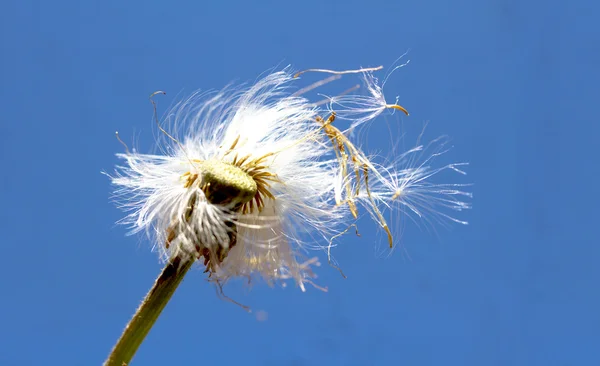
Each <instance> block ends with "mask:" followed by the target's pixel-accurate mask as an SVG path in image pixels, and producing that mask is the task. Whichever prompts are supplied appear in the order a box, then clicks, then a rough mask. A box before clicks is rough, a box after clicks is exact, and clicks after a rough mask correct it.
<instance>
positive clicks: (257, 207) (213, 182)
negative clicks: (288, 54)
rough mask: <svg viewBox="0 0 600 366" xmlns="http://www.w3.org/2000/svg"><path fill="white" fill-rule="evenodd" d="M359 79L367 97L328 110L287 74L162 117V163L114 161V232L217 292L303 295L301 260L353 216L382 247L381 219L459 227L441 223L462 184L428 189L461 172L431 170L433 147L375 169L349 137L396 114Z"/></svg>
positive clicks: (377, 89)
mask: <svg viewBox="0 0 600 366" xmlns="http://www.w3.org/2000/svg"><path fill="white" fill-rule="evenodd" d="M319 71H328V70H319ZM358 71H359V73H360V74H362V76H363V78H364V83H365V85H366V90H367V92H368V93H367V94H350V95H341V96H337V97H331V98H329V99H328V103H327V104H326V106H327V107H326V108H321V107H320V104H319V103H315V102H314V101H310V100H308V99H306V98H304V97H303V96H302V95H300V94H301V93H298V92H296V93H293V91H292V89H291V86H292V85H293V84H294V83H296V82H298V79H297V78H295V77H294V75H293V74H292V73H291V72H290V70H289V69H284V70H283V71H279V72H274V73H272V74H269V75H267V76H266V77H264V78H263V79H261V80H259V81H258V82H256V83H255V84H254V85H252V86H250V87H248V88H245V89H233V88H226V89H225V90H223V91H220V92H217V93H213V94H199V93H198V94H194V95H192V96H191V97H190V98H188V99H187V100H184V101H183V102H181V103H179V104H178V105H176V106H175V108H173V109H172V111H171V112H170V113H169V115H168V116H167V120H168V121H170V124H169V126H168V127H167V128H168V130H169V131H170V133H173V136H174V137H172V136H171V135H166V134H165V135H164V136H162V137H161V138H160V140H161V143H160V147H161V148H162V154H161V155H151V154H141V153H138V152H137V151H131V152H130V151H127V152H126V153H122V154H118V157H119V158H121V159H123V161H124V163H123V164H121V165H120V166H117V168H116V171H115V173H114V174H112V175H110V177H111V180H112V183H113V184H114V185H115V186H116V189H115V200H116V202H117V203H118V205H119V206H120V207H121V208H122V209H124V210H125V211H127V212H128V214H127V216H126V217H124V219H123V220H121V221H120V222H121V223H123V224H127V225H130V226H131V228H132V230H131V233H137V232H140V231H146V232H147V233H148V234H150V236H151V237H152V240H153V242H154V243H155V249H156V250H157V251H158V252H159V253H160V254H161V257H162V259H164V260H169V259H171V258H173V257H174V256H190V257H193V258H194V259H199V260H202V262H203V263H204V265H205V266H206V271H207V272H209V276H210V278H211V280H214V281H215V282H217V283H218V284H219V285H222V284H224V283H225V282H227V281H228V280H229V279H231V278H235V277H247V278H253V277H255V276H256V275H260V277H262V278H263V279H264V280H265V281H266V282H267V283H269V284H274V283H276V282H281V283H285V282H286V281H285V280H294V281H295V282H296V284H297V285H298V286H299V287H300V288H301V289H302V290H303V291H304V290H305V284H306V283H310V284H314V283H313V281H312V280H313V279H314V277H315V275H314V273H313V271H312V267H314V266H315V265H318V264H319V262H318V261H317V259H315V258H309V259H305V256H304V255H305V252H306V249H315V248H317V249H325V250H327V251H328V253H329V249H330V248H331V246H332V245H333V239H334V238H337V237H339V235H340V234H341V233H344V232H346V231H347V229H348V227H349V226H350V225H352V223H353V222H354V220H355V219H357V218H358V217H359V215H360V213H361V211H362V209H364V211H365V212H367V213H369V214H370V215H371V217H372V218H373V219H374V220H375V221H376V222H377V223H378V225H379V226H380V227H381V229H382V230H383V231H384V232H385V233H386V236H387V238H388V241H389V245H390V246H392V245H393V243H394V238H393V235H392V231H391V230H390V228H389V226H388V224H387V221H386V214H387V213H390V212H391V213H393V212H394V211H397V210H399V211H401V212H403V213H405V214H408V215H409V216H412V217H413V218H416V219H422V220H424V221H426V222H427V221H428V220H431V219H441V220H440V221H445V222H448V221H449V222H459V223H465V222H463V221H460V220H457V219H455V218H454V217H453V216H452V215H451V211H460V210H463V209H466V208H469V205H468V203H467V202H465V201H466V200H467V199H468V198H469V197H470V194H469V193H468V192H465V191H463V187H464V186H463V185H459V184H437V183H433V182H431V181H430V178H431V177H432V176H434V175H436V174H438V173H439V172H441V171H444V170H453V171H456V172H460V173H462V170H461V169H460V167H461V164H450V165H446V166H442V167H437V168H436V167H432V166H431V163H432V162H433V160H434V159H435V158H436V157H437V156H439V155H440V154H442V153H443V152H444V150H443V143H439V141H435V142H434V143H433V144H432V145H420V142H419V143H418V144H417V146H416V147H415V148H413V149H411V150H409V151H407V152H404V153H401V154H399V158H397V159H396V160H394V161H392V162H388V163H381V162H375V161H374V158H370V157H368V155H367V154H366V153H365V152H363V151H362V150H361V149H360V148H359V147H357V146H358V144H356V142H353V141H351V139H350V138H349V137H348V135H349V133H348V132H349V131H350V130H351V129H355V128H358V127H360V126H362V125H364V124H366V123H368V122H370V121H372V120H373V119H375V118H377V117H378V116H379V115H380V114H381V113H383V112H385V111H389V110H393V109H396V110H401V111H404V112H406V110H404V108H402V107H400V106H399V105H397V104H389V103H387V102H386V100H385V97H384V95H383V90H382V89H383V88H382V85H379V83H378V80H377V78H376V77H375V76H374V74H373V72H374V70H371V69H363V70H358ZM348 121H350V123H348ZM338 122H341V123H339V124H338ZM344 125H345V126H348V128H347V129H343V126H344ZM178 131H180V132H181V133H180V134H178V133H177V132H178ZM432 146H433V147H432ZM425 154H429V155H425ZM328 258H329V257H328Z"/></svg>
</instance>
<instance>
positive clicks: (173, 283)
mask: <svg viewBox="0 0 600 366" xmlns="http://www.w3.org/2000/svg"><path fill="white" fill-rule="evenodd" d="M193 263H194V260H193V258H190V257H187V258H186V257H184V256H177V257H175V258H174V259H173V260H172V261H170V262H169V263H167V265H166V266H165V268H164V269H163V270H162V272H161V273H160V275H159V276H158V278H157V279H156V281H155V282H154V285H153V286H152V288H151V289H150V291H149V292H148V294H147V295H146V297H145V298H144V301H142V304H141V305H140V307H139V308H138V309H137V311H136V312H135V314H134V315H133V317H132V318H131V320H130V321H129V324H127V326H126V327H125V330H124V331H123V334H121V337H120V338H119V340H118V341H117V344H116V345H115V347H114V348H113V350H112V351H111V353H110V356H108V359H107V360H106V362H104V366H126V365H129V362H131V360H132V359H133V356H134V355H135V353H136V351H137V349H138V348H139V347H140V345H141V344H142V342H143V341H144V339H145V338H146V336H147V335H148V333H149V332H150V329H152V326H153V325H154V323H155V322H156V320H157V319H158V317H159V315H160V313H161V312H162V311H163V309H164V308H165V306H166V305H167V303H168V302H169V300H170V299H171V297H172V296H173V294H174V293H175V290H176V289H177V287H178V286H179V284H180V283H181V281H182V280H183V277H184V276H185V274H186V273H187V272H188V270H189V269H190V268H191V267H192V264H193Z"/></svg>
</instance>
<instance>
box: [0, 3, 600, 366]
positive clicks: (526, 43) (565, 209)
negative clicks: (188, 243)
mask: <svg viewBox="0 0 600 366" xmlns="http://www.w3.org/2000/svg"><path fill="white" fill-rule="evenodd" d="M566 3H567V2H556V1H551V2H547V1H516V0H496V1H475V0H470V1H466V0H465V1H411V2H408V1H392V0H388V1H341V0H338V1H314V0H309V1H302V2H284V1H270V2H250V1H248V2H243V1H237V2H229V1H222V2H217V1H187V2H180V1H171V2H167V1H162V2H157V1H149V2H148V1H131V2H123V1H112V0H111V1H101V2H99V1H98V2H92V1H87V2H86V1H83V2H79V1H8V2H6V1H5V2H2V4H1V5H0V37H1V50H0V52H1V56H0V66H1V67H0V82H1V84H0V103H1V104H0V105H1V109H0V110H1V113H0V123H1V125H0V126H1V130H0V136H1V147H0V149H1V167H2V179H1V189H0V199H1V201H0V202H1V208H0V225H2V235H3V238H2V241H1V242H2V253H3V257H2V258H3V260H2V262H3V263H2V265H1V266H0V268H1V270H0V271H1V273H2V281H0V291H1V293H2V300H0V364H1V365H6V366H12V365H19V366H25V365H100V364H101V363H102V362H103V360H104V358H105V357H106V356H107V355H108V352H109V350H110V349H111V347H112V346H113V343H114V342H115V341H116V339H117V337H118V336H119V334H120V332H121V330H122V328H123V327H124V325H125V324H126V322H127V320H128V319H129V317H130V315H131V314H132V313H133V311H134V309H135V308H136V306H137V305H138V303H139V301H140V300H141V298H142V297H143V296H144V294H145V292H146V291H147V290H148V288H149V287H150V285H151V283H152V281H153V280H154V278H155V276H156V275H157V273H158V272H159V270H160V268H161V266H160V265H159V263H158V261H157V257H156V255H155V254H154V253H151V252H150V251H149V247H150V245H149V243H147V240H146V239H144V238H136V237H125V236H124V233H125V229H124V228H122V227H117V226H115V225H114V222H115V221H116V220H117V219H118V218H120V217H121V213H120V212H119V211H118V210H117V209H116V208H114V206H113V205H112V204H111V203H109V192H110V186H109V181H108V179H107V178H106V177H105V176H102V175H101V174H100V171H101V170H110V169H112V166H113V165H114V164H115V163H116V158H115V157H114V155H113V154H114V153H115V152H120V151H122V146H121V145H119V144H118V142H117V141H116V140H115V138H114V135H113V133H114V131H115V130H119V131H120V132H121V134H122V135H123V136H124V138H125V139H126V140H127V141H132V140H133V139H134V138H137V139H138V141H139V146H140V148H141V149H142V150H146V151H149V150H150V149H151V148H152V142H153V135H152V120H151V108H150V105H149V103H148V100H147V96H148V95H149V94H150V93H151V92H153V91H155V90H157V89H162V90H167V91H168V92H169V95H167V96H166V97H162V98H161V99H160V103H161V105H160V106H162V107H163V110H164V108H166V107H167V106H168V105H169V104H170V103H172V102H174V101H176V100H178V95H179V96H183V95H187V94H189V93H190V92H192V91H193V90H195V89H198V88H202V89H210V88H220V87H222V86H223V85H225V84H226V83H228V82H230V81H232V80H235V79H237V80H240V81H251V80H254V78H255V77H256V76H257V75H258V74H260V73H261V72H263V71H265V70H267V69H268V68H270V67H273V66H276V65H278V64H281V65H284V64H287V63H293V64H294V65H295V67H297V68H299V69H302V68H308V67H327V68H336V69H344V68H354V67H356V66H359V65H363V66H367V65H370V66H372V65H379V64H385V65H389V64H390V63H392V62H393V61H394V60H395V59H396V58H397V57H398V56H400V55H401V54H402V53H404V52H405V51H406V50H408V49H410V53H409V56H408V58H410V60H411V63H410V65H409V66H408V67H406V68H404V69H401V70H400V71H398V72H396V73H395V74H394V75H393V77H392V78H391V79H390V81H389V82H388V84H387V90H388V93H389V94H390V95H391V96H392V97H393V96H394V95H395V94H398V95H400V96H401V103H402V104H403V105H404V106H406V107H407V108H409V110H410V111H411V116H410V117H408V118H403V119H402V123H403V124H414V125H417V126H420V125H422V123H423V122H424V121H430V122H431V123H430V127H429V129H428V131H427V136H428V137H435V136H437V135H440V134H449V135H450V136H452V138H453V143H454V145H455V146H456V148H455V149H454V150H452V152H451V153H450V154H451V155H450V157H452V158H453V159H454V160H459V161H460V160H468V161H470V162H471V166H470V168H469V174H470V175H469V176H468V178H469V179H470V181H472V182H474V183H475V186H474V187H473V191H474V194H475V199H474V201H473V203H474V209H473V210H472V211H470V212H467V213H466V214H465V215H464V216H462V218H464V219H467V220H469V221H470V223H471V225H469V226H467V227H455V228H454V230H452V231H444V230H439V235H438V236H437V237H436V236H435V235H430V234H428V233H427V232H423V231H421V230H419V229H418V228H416V227H415V226H414V225H407V226H406V230H405V235H404V238H403V244H404V246H405V247H406V249H407V251H408V253H409V254H410V259H408V258H407V256H404V255H402V253H401V252H400V251H397V252H396V253H395V254H394V255H393V256H392V257H390V258H381V257H380V256H376V255H375V252H374V250H373V247H372V245H371V243H370V241H369V240H368V238H364V237H363V239H356V238H353V237H352V236H348V237H347V238H346V245H345V246H343V247H340V248H338V249H337V251H336V252H335V254H336V257H337V258H338V260H339V261H340V262H341V263H342V266H343V268H344V270H345V272H346V274H347V275H348V276H349V278H348V279H346V280H344V279H343V278H341V277H340V276H339V274H338V273H337V272H336V271H335V270H334V269H332V268H329V267H328V266H323V267H321V268H320V269H319V275H320V277H319V283H322V284H326V285H328V286H329V289H330V291H329V293H322V292H320V291H318V290H315V289H309V291H308V292H307V293H301V292H300V291H298V290H297V289H295V288H293V287H291V288H287V289H280V288H276V289H270V288H268V287H267V286H266V285H264V284H259V285H257V286H255V287H254V289H253V290H252V292H250V294H248V295H246V294H245V292H244V291H243V290H241V289H239V288H238V287H236V286H233V287H232V288H231V290H230V291H229V295H231V296H233V297H235V298H236V299H238V300H240V301H242V302H243V303H246V304H248V305H251V306H252V307H253V308H254V309H255V310H264V311H266V312H267V313H268V320H267V321H257V319H256V318H255V317H254V315H248V314H247V313H245V312H244V311H242V310H241V309H239V308H238V307H236V306H234V305H231V304H229V303H226V302H224V301H222V300H219V299H218V298H217V297H216V295H215V293H214V289H213V288H212V287H211V286H210V285H209V284H207V283H206V282H205V276H204V275H203V274H202V273H201V271H200V270H196V271H195V273H192V274H191V275H189V276H188V277H187V279H186V281H185V283H183V285H182V286H181V287H180V289H179V290H178V292H177V293H176V295H175V296H174V298H173V300H172V302H171V303H170V304H169V306H168V307H167V309H166V311H165V312H164V313H163V316H162V317H161V318H160V319H159V321H158V323H157V324H156V326H155V328H154V329H153V331H152V332H151V334H150V335H149V337H148V338H147V340H146V342H145V343H144V344H143V346H142V347H141V348H140V350H139V352H138V354H137V356H136V359H135V360H134V365H177V364H180V365H207V364H211V365H221V364H224V365H229V364H231V365H235V364H245V365H294V366H300V365H411V366H415V365H499V366H506V365H545V366H550V365H598V364H600V312H599V311H598V309H600V295H599V290H598V279H599V278H600V266H599V265H598V263H599V262H600V246H599V244H600V240H598V239H599V238H598V234H597V228H596V225H598V217H599V215H598V203H599V200H598V198H599V197H598V196H599V195H598V178H599V177H600V174H599V173H600V170H599V167H598V165H599V164H598V157H599V154H598V145H599V137H600V127H599V122H598V111H597V106H598V103H599V102H598V95H599V93H598V92H599V90H598V89H599V88H598V85H600V77H599V75H600V73H599V72H598V65H599V64H600V32H599V29H598V26H597V23H598V19H599V18H598V16H599V15H598V8H599V7H600V5H598V3H596V2H592V1H588V2H583V1H580V2H577V1H574V2H570V5H568V6H567V5H565V4H566ZM377 131H379V132H377ZM384 131H386V130H385V129H381V128H380V127H379V126H378V125H375V126H373V130H372V132H371V134H370V138H371V139H372V141H370V144H371V146H374V147H375V148H376V147H377V143H378V140H377V138H376V137H374V136H377V133H384ZM413 136H414V137H416V135H413ZM365 225H366V226H365V228H364V229H363V231H365V232H367V233H368V232H369V230H371V229H372V228H373V226H369V224H365ZM371 232H372V231H371ZM363 236H364V235H363Z"/></svg>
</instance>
